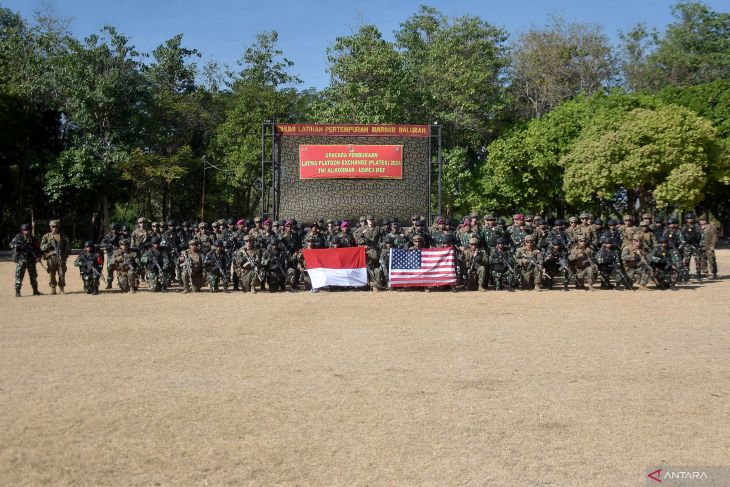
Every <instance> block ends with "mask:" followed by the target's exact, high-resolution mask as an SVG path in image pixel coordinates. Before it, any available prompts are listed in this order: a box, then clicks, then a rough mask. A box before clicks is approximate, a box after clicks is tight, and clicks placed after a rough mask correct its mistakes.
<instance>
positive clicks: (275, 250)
mask: <svg viewBox="0 0 730 487" xmlns="http://www.w3.org/2000/svg"><path fill="white" fill-rule="evenodd" d="M289 262H290V258H289V255H288V253H287V252H286V250H283V249H282V248H281V242H280V241H279V240H278V239H277V240H273V241H272V242H271V244H270V246H269V248H268V249H267V250H266V251H264V253H263V255H262V256H261V267H262V269H263V270H264V272H265V273H266V277H267V279H266V282H267V284H268V286H269V292H272V293H275V292H280V291H284V290H285V289H286V285H287V283H290V282H292V280H293V278H294V272H293V271H294V269H289ZM291 290H293V289H291Z"/></svg>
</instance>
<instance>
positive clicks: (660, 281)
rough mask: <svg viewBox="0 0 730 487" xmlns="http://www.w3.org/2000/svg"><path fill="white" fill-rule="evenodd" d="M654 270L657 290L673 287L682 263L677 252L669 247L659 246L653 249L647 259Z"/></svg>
mask: <svg viewBox="0 0 730 487" xmlns="http://www.w3.org/2000/svg"><path fill="white" fill-rule="evenodd" d="M648 260H649V261H650V262H651V266H652V267H653V268H654V276H655V277H656V280H657V287H658V288H659V289H667V288H670V287H674V285H675V284H676V282H677V278H678V273H677V271H678V269H679V266H680V262H681V261H682V259H681V257H680V256H679V252H677V251H676V250H675V249H673V248H672V247H670V246H669V245H659V246H658V247H657V248H655V249H654V250H653V251H652V252H651V254H649V259H648Z"/></svg>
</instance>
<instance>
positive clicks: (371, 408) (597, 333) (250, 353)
mask: <svg viewBox="0 0 730 487" xmlns="http://www.w3.org/2000/svg"><path fill="white" fill-rule="evenodd" d="M718 258H719V264H720V271H721V277H722V276H724V277H723V278H722V279H720V280H716V281H709V282H703V283H702V284H701V285H689V286H684V287H683V288H682V289H681V290H679V291H674V292H673V291H651V292H633V293H631V292H617V291H599V292H595V293H587V292H584V291H570V292H569V293H563V292H560V291H552V292H545V293H534V292H515V293H506V292H503V293H495V292H489V293H486V294H478V293H456V294H454V293H430V294H425V293H416V292H410V293H393V292H391V293H377V294H376V293H365V292H349V293H320V294H311V293H299V294H278V295H267V294H263V295H262V294H259V295H243V294H239V293H237V294H228V295H225V294H217V295H210V294H207V293H206V294H201V295H182V294H179V293H169V294H151V293H147V292H142V293H139V294H137V295H123V294H120V293H117V292H104V293H102V295H101V296H87V295H84V294H81V293H80V292H79V291H80V289H81V283H80V281H79V278H78V273H77V272H76V269H75V268H72V269H71V270H70V271H69V277H70V284H69V289H70V290H71V291H74V292H73V293H72V294H69V295H66V296H42V297H23V298H21V299H15V298H14V297H13V285H12V282H13V277H12V273H13V269H14V267H13V264H12V263H10V262H4V263H0V313H1V314H0V484H2V485H25V484H27V485H37V484H52V485H59V484H74V485H115V486H116V485H272V484H277V485H281V484H284V485H289V484H291V485H293V484H296V485H531V486H538V485H554V486H566V485H601V486H607V485H612V486H613V485H644V482H645V472H646V468H647V467H648V466H652V467H656V468H658V467H660V466H663V465H730V435H728V431H729V430H730V419H729V417H730V416H729V414H728V412H729V411H730V326H729V325H730V315H729V314H728V310H729V309H730V308H729V306H728V303H729V302H730V277H729V276H728V274H730V272H728V271H730V250H722V251H719V252H718ZM39 270H41V269H40V268H39ZM41 271H42V270H41ZM45 281H46V279H45V275H44V274H42V275H41V283H42V285H41V290H43V291H47V289H48V287H47V284H46V282H45ZM23 291H24V294H26V295H27V294H28V292H29V287H28V286H27V285H26V286H24V289H23Z"/></svg>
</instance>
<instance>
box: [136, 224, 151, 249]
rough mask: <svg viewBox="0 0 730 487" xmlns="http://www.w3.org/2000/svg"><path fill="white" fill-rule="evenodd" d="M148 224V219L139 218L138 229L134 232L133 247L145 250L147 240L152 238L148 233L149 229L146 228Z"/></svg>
mask: <svg viewBox="0 0 730 487" xmlns="http://www.w3.org/2000/svg"><path fill="white" fill-rule="evenodd" d="M146 224H147V218H145V217H139V218H138V219H137V228H135V229H134V231H133V232H132V247H134V248H136V249H140V250H141V249H142V248H144V245H145V244H146V243H147V240H148V239H149V238H150V234H149V232H148V231H147V228H145V225H146Z"/></svg>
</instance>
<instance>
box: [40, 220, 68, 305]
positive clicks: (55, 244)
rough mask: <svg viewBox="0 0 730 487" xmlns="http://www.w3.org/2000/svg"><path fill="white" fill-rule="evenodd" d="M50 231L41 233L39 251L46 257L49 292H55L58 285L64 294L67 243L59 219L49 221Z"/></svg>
mask: <svg viewBox="0 0 730 487" xmlns="http://www.w3.org/2000/svg"><path fill="white" fill-rule="evenodd" d="M49 226H50V228H51V231H50V232H48V233H46V234H45V235H43V238H42V239H41V251H42V252H43V258H45V259H46V271H47V272H48V278H49V282H48V284H49V285H50V286H51V294H56V287H57V286H58V288H59V290H60V291H61V294H64V291H63V290H64V288H65V287H66V260H68V252H69V244H68V239H67V238H66V236H65V235H63V234H62V233H61V221H60V220H51V221H50V222H49Z"/></svg>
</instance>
